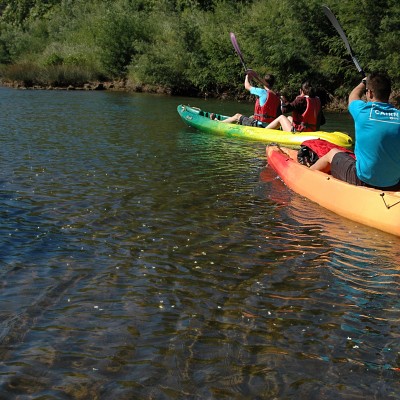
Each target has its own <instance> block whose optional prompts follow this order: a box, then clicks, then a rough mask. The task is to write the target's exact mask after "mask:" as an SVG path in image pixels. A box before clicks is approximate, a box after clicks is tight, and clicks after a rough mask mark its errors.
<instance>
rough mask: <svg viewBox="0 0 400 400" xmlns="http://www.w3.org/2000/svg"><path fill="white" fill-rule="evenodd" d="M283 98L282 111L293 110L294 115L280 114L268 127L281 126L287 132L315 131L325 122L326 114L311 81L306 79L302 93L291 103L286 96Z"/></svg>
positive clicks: (301, 89)
mask: <svg viewBox="0 0 400 400" xmlns="http://www.w3.org/2000/svg"><path fill="white" fill-rule="evenodd" d="M281 100H282V113H283V114H285V113H288V112H290V111H292V115H291V116H289V117H287V116H286V115H283V114H282V115H280V116H279V117H277V118H276V119H275V120H274V121H272V122H271V123H270V124H269V125H267V126H266V128H267V129H279V128H281V129H282V130H283V131H286V132H315V131H319V129H320V126H321V125H323V124H324V123H325V116H324V114H323V112H322V106H321V100H320V99H319V97H318V96H316V95H315V89H314V88H313V87H312V86H311V85H310V82H308V81H305V82H303V83H302V85H301V88H300V95H299V96H297V97H296V98H295V99H294V100H293V101H292V102H291V103H289V102H287V100H286V99H285V98H284V97H281Z"/></svg>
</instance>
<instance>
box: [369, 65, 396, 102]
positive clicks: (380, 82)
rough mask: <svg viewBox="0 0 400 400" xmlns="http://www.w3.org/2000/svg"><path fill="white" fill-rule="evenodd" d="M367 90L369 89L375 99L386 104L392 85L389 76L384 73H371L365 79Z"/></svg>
mask: <svg viewBox="0 0 400 400" xmlns="http://www.w3.org/2000/svg"><path fill="white" fill-rule="evenodd" d="M367 88H368V89H370V90H371V91H372V92H373V93H374V96H375V98H376V99H378V100H380V101H383V102H387V101H389V96H390V92H391V91H392V84H391V82H390V78H389V76H388V75H387V74H386V73H384V72H372V73H371V74H369V75H368V77H367Z"/></svg>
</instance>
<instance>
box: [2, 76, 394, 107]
mask: <svg viewBox="0 0 400 400" xmlns="http://www.w3.org/2000/svg"><path fill="white" fill-rule="evenodd" d="M0 85H1V86H4V87H10V88H13V89H20V90H89V91H90V90H109V91H122V92H132V93H152V94H163V95H169V96H174V95H187V94H183V93H173V91H172V90H171V89H169V88H165V87H162V86H151V85H140V84H135V83H133V82H132V81H130V80H128V79H120V80H115V81H93V82H87V83H84V84H83V85H68V86H52V85H47V86H41V85H26V84H25V83H24V82H21V81H8V80H0ZM189 97H194V98H196V97H197V98H216V99H221V100H238V101H248V102H252V101H253V98H252V96H248V95H246V94H245V93H243V94H239V95H238V94H232V93H222V94H214V93H195V94H193V93H191V94H190V95H189ZM390 102H391V103H392V104H393V105H394V106H395V107H397V108H399V107H400V91H395V92H393V93H392V96H391V98H390ZM324 110H326V111H329V112H346V111H347V98H336V97H333V96H331V97H329V96H328V100H327V102H326V104H325V106H324Z"/></svg>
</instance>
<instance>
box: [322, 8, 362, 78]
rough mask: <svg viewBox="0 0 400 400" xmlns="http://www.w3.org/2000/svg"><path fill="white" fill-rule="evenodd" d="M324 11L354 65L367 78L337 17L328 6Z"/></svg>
mask: <svg viewBox="0 0 400 400" xmlns="http://www.w3.org/2000/svg"><path fill="white" fill-rule="evenodd" d="M322 10H323V11H324V13H325V15H326V16H327V17H328V19H329V21H331V24H332V25H333V26H334V27H335V29H336V30H337V32H338V33H339V35H340V37H341V38H342V40H343V42H344V44H345V46H346V48H347V51H348V52H349V54H350V56H351V59H352V60H353V63H354V65H355V66H356V68H357V70H358V72H360V73H361V75H362V77H363V78H365V72H364V71H363V69H362V68H361V66H360V64H359V62H358V60H357V58H356V56H355V55H354V52H353V49H352V48H351V46H350V43H349V41H348V39H347V36H346V34H345V33H344V31H343V29H342V27H341V26H340V24H339V21H338V20H337V19H336V17H335V15H334V14H333V12H332V11H331V10H330V9H329V7H328V6H326V5H323V6H322Z"/></svg>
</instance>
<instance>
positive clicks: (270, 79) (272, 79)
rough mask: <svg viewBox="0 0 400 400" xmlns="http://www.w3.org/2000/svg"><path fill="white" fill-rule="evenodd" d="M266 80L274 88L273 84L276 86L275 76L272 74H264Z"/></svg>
mask: <svg viewBox="0 0 400 400" xmlns="http://www.w3.org/2000/svg"><path fill="white" fill-rule="evenodd" d="M264 80H265V82H267V83H268V85H269V87H270V88H272V86H274V83H275V76H274V75H272V74H267V75H265V76H264Z"/></svg>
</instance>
